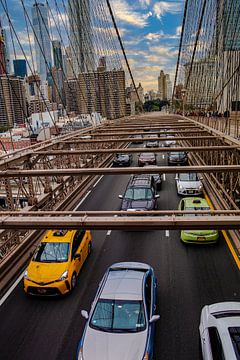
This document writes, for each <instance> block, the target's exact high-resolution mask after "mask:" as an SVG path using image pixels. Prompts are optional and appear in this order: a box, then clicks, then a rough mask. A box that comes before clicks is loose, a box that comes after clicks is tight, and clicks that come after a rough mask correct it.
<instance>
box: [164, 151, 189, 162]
mask: <svg viewBox="0 0 240 360" xmlns="http://www.w3.org/2000/svg"><path fill="white" fill-rule="evenodd" d="M168 165H188V154H187V153H186V152H185V151H172V152H170V153H168Z"/></svg>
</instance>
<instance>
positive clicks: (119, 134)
mask: <svg viewBox="0 0 240 360" xmlns="http://www.w3.org/2000/svg"><path fill="white" fill-rule="evenodd" d="M189 133H190V134H202V133H209V132H208V131H207V130H201V129H200V130H176V131H167V132H166V131H151V132H150V131H149V132H146V131H137V132H134V131H133V130H132V131H128V132H118V130H117V129H116V132H111V133H109V132H102V133H92V134H91V136H92V137H97V136H102V137H104V136H116V137H119V136H124V135H145V136H144V138H145V137H146V138H147V137H149V138H150V135H161V134H189Z"/></svg>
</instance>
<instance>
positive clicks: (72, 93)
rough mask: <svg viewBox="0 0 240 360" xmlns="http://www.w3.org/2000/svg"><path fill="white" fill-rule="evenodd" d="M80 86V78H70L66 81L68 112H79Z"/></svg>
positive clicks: (65, 91)
mask: <svg viewBox="0 0 240 360" xmlns="http://www.w3.org/2000/svg"><path fill="white" fill-rule="evenodd" d="M78 88H79V80H78V79H68V80H67V81H64V93H65V96H66V108H67V113H68V114H69V113H75V114H79V113H80V111H79V107H78V100H77V97H78Z"/></svg>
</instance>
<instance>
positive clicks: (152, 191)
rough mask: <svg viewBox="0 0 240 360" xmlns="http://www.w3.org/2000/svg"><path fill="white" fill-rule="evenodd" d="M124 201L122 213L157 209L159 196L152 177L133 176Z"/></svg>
mask: <svg viewBox="0 0 240 360" xmlns="http://www.w3.org/2000/svg"><path fill="white" fill-rule="evenodd" d="M119 198H120V199H122V204H121V208H120V210H122V211H150V210H154V209H157V199H158V198H159V195H158V194H157V190H156V186H155V182H154V179H153V176H151V175H135V176H134V175H133V176H132V177H131V179H130V181H129V183H128V185H127V188H126V191H125V194H124V195H119Z"/></svg>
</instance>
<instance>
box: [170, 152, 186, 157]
mask: <svg viewBox="0 0 240 360" xmlns="http://www.w3.org/2000/svg"><path fill="white" fill-rule="evenodd" d="M170 156H171V157H184V156H185V153H184V152H171V153H170Z"/></svg>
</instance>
